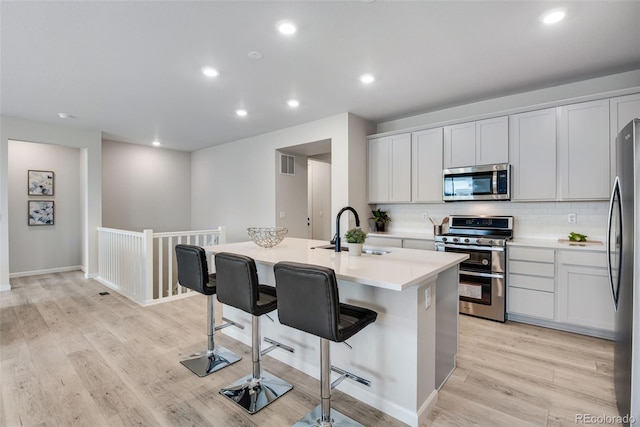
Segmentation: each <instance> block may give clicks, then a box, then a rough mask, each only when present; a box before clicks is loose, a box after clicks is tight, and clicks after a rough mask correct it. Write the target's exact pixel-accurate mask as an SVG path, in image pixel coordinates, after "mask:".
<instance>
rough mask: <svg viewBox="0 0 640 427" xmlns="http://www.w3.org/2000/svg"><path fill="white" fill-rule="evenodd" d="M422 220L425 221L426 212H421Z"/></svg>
mask: <svg viewBox="0 0 640 427" xmlns="http://www.w3.org/2000/svg"><path fill="white" fill-rule="evenodd" d="M422 219H424V220H426V219H427V213H426V212H422Z"/></svg>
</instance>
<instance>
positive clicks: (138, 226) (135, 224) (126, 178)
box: [102, 140, 206, 232]
mask: <svg viewBox="0 0 640 427" xmlns="http://www.w3.org/2000/svg"><path fill="white" fill-rule="evenodd" d="M102 163H103V165H102V224H103V226H104V227H109V228H118V229H122V230H130V231H142V230H144V229H152V230H153V231H155V232H163V231H185V230H190V229H191V154H190V153H186V152H182V151H174V150H165V149H162V148H156V147H145V146H141V145H133V144H124V143H121V142H115V141H106V140H105V141H103V143H102ZM203 196H204V197H206V192H205V193H204V195H203Z"/></svg>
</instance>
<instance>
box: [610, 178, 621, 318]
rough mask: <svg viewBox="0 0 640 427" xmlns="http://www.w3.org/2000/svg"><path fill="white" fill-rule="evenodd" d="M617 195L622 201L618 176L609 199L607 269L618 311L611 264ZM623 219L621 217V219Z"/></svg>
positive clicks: (612, 296)
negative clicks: (613, 221)
mask: <svg viewBox="0 0 640 427" xmlns="http://www.w3.org/2000/svg"><path fill="white" fill-rule="evenodd" d="M616 195H617V196H618V197H617V199H618V203H620V179H619V177H617V176H616V179H615V181H614V182H613V189H612V190H611V198H610V199H609V218H608V220H607V241H606V245H607V271H608V279H609V285H610V286H611V299H612V300H613V309H614V310H615V311H618V296H617V295H616V286H615V285H614V283H613V268H612V266H611V227H612V224H611V221H612V220H613V208H614V203H615V200H616ZM620 220H621V219H620Z"/></svg>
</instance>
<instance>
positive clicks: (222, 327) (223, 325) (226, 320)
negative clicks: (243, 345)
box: [215, 317, 244, 331]
mask: <svg viewBox="0 0 640 427" xmlns="http://www.w3.org/2000/svg"><path fill="white" fill-rule="evenodd" d="M222 320H224V322H225V323H223V324H222V325H220V326H216V328H215V329H216V331H219V330H220V329H224V328H228V327H229V326H235V327H236V328H240V329H244V325H241V324H240V323H236V322H234V321H233V320H229V319H227V318H226V317H223V318H222Z"/></svg>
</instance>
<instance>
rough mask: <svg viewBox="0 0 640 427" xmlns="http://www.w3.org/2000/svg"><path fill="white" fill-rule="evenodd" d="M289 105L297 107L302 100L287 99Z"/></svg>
mask: <svg viewBox="0 0 640 427" xmlns="http://www.w3.org/2000/svg"><path fill="white" fill-rule="evenodd" d="M287 105H288V106H289V107H291V108H297V107H298V106H299V105H300V101H298V100H297V99H290V100H288V101H287Z"/></svg>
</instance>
